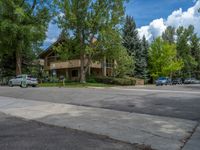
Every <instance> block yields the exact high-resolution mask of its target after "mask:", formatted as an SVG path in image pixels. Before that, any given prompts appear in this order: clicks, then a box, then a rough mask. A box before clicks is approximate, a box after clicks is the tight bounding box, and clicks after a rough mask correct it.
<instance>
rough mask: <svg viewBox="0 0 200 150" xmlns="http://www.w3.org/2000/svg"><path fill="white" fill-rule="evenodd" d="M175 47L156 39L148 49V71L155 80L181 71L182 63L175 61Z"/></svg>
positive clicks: (178, 60) (179, 60)
mask: <svg viewBox="0 0 200 150" xmlns="http://www.w3.org/2000/svg"><path fill="white" fill-rule="evenodd" d="M176 56H177V51H176V46H175V45H174V44H169V43H168V42H166V41H163V40H162V39H161V38H157V39H156V40H155V41H154V42H153V43H152V44H151V46H150V48H149V69H150V73H151V76H152V77H153V78H154V79H155V78H157V77H159V76H171V77H172V75H173V73H175V72H177V71H179V70H181V69H182V66H183V62H182V60H181V59H177V57H176Z"/></svg>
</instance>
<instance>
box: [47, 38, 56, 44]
mask: <svg viewBox="0 0 200 150" xmlns="http://www.w3.org/2000/svg"><path fill="white" fill-rule="evenodd" d="M56 40H57V38H56V37H53V38H47V39H46V40H45V42H46V43H54V42H55V41H56Z"/></svg>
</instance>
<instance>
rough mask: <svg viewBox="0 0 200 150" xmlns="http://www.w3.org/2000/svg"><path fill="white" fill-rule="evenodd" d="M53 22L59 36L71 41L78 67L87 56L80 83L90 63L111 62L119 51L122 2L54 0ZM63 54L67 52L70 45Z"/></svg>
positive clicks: (122, 13)
mask: <svg viewBox="0 0 200 150" xmlns="http://www.w3.org/2000/svg"><path fill="white" fill-rule="evenodd" d="M54 4H55V5H56V6H57V10H58V12H57V14H62V15H59V16H58V17H57V20H56V21H57V23H58V25H59V27H60V28H61V29H62V30H63V33H64V34H66V35H68V36H69V39H70V40H72V41H73V42H75V46H74V47H73V50H74V53H75V54H79V56H80V58H81V66H83V63H84V59H85V57H87V58H88V59H89V61H88V62H89V63H88V64H87V65H86V67H81V79H80V80H81V82H84V80H85V78H84V74H85V73H86V72H87V69H88V66H89V65H90V63H91V60H102V59H103V57H107V58H110V59H115V57H117V54H118V53H120V52H121V46H120V44H121V37H120V32H119V25H120V23H121V20H122V18H123V15H124V7H123V4H124V0H112V1H110V0H95V1H94V0H81V1H80V0H54ZM64 47H65V48H63V51H64V50H65V53H68V52H69V49H70V48H71V47H70V45H64ZM66 56H68V54H66Z"/></svg>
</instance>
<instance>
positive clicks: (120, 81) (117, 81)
mask: <svg viewBox="0 0 200 150" xmlns="http://www.w3.org/2000/svg"><path fill="white" fill-rule="evenodd" d="M95 80H96V82H100V83H104V84H114V85H122V86H123V85H124V86H125V85H135V83H136V80H135V79H134V78H131V77H126V78H113V77H96V78H95Z"/></svg>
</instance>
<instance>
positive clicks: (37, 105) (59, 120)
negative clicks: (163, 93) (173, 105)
mask: <svg viewBox="0 0 200 150" xmlns="http://www.w3.org/2000/svg"><path fill="white" fill-rule="evenodd" d="M0 111H1V112H3V113H6V114H9V115H12V116H16V117H21V118H25V119H28V120H36V121H39V122H43V123H46V124H51V125H56V126H60V127H66V128H71V129H77V130H81V131H86V132H90V133H95V134H100V135H106V136H109V137H110V138H113V139H117V140H121V141H125V142H129V143H138V144H146V145H151V146H152V148H155V149H158V150H179V149H180V148H181V147H182V146H183V141H184V140H185V139H186V138H188V137H189V136H190V135H191V132H192V131H193V129H194V128H195V126H196V125H197V122H194V121H189V120H183V119H175V118H169V117H158V116H152V115H144V114H137V113H128V112H122V111H114V110H108V109H100V108H91V107H83V106H75V105H68V104H58V103H50V102H40V101H30V100H29V101H27V100H23V99H15V98H8V97H0Z"/></svg>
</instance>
